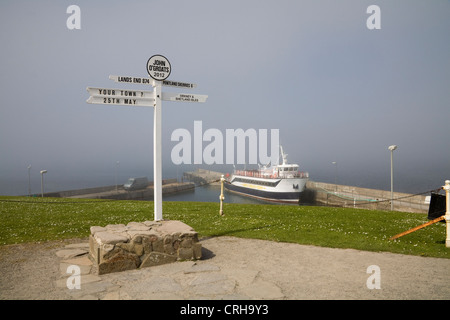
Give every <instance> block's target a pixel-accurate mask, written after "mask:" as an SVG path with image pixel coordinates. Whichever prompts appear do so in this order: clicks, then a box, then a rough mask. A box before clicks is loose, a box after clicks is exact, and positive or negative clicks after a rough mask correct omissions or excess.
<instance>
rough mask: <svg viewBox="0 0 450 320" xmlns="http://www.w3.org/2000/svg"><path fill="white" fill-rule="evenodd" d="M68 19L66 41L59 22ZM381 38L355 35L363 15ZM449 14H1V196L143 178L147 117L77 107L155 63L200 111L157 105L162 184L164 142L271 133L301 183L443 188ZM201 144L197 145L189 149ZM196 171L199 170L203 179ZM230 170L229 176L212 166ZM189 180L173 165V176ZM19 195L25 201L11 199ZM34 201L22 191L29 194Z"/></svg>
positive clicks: (115, 9)
mask: <svg viewBox="0 0 450 320" xmlns="http://www.w3.org/2000/svg"><path fill="white" fill-rule="evenodd" d="M72 4H76V5H78V6H79V7H80V8H81V30H69V29H68V28H67V27H66V20H67V18H68V17H69V14H67V13H66V9H67V7H68V6H69V5H72ZM372 4H375V5H378V6H379V7H380V8H381V30H369V29H368V28H367V27H366V20H367V18H368V17H369V16H370V14H367V13H366V10H367V7H368V6H369V5H372ZM449 17H450V2H449V1H444V0H442V1H438V0H432V1H410V0H408V1H379V0H376V1H360V0H353V1H323V0H320V1H317V0H316V1H298V0H296V1H285V0H281V1H276V2H273V1H234V0H229V1H207V0H204V1H198V0H192V1H181V0H180V1H95V2H94V1H21V0H19V1H2V2H1V3H0V40H1V43H2V50H1V53H0V55H1V72H0V88H1V89H0V90H1V91H0V92H1V96H2V99H1V101H2V102H1V104H0V150H1V152H0V194H25V193H26V191H27V189H26V188H27V187H26V184H24V183H25V182H27V181H28V176H27V166H28V165H29V164H31V165H32V179H33V188H34V189H33V191H34V192H38V190H39V189H38V188H39V187H38V186H39V184H38V183H39V181H40V180H39V179H40V177H39V170H41V169H47V170H48V173H47V176H46V179H47V181H48V188H49V189H54V190H61V189H67V188H71V187H78V186H83V185H85V186H95V185H104V184H114V170H115V163H116V161H120V165H119V179H120V181H123V180H126V178H128V177H129V176H138V175H147V176H149V177H151V176H152V168H153V156H152V152H153V148H152V144H153V143H152V137H153V110H152V109H151V108H128V107H124V106H117V107H115V106H99V105H90V104H87V103H86V100H87V98H88V93H87V92H86V87H87V86H93V87H106V88H128V89H135V90H145V89H147V90H151V87H145V86H144V85H141V86H138V85H122V84H117V83H114V82H113V81H111V80H109V79H108V76H109V75H125V76H139V77H146V76H148V75H147V73H146V69H145V65H146V62H147V60H148V58H149V57H150V56H152V55H154V54H162V55H164V56H166V57H167V58H168V59H169V60H170V62H171V65H172V73H171V76H170V78H169V80H177V81H185V82H193V83H196V84H197V85H198V86H197V88H196V89H194V90H182V89H179V90H177V89H176V88H165V89H164V90H166V91H172V92H188V93H198V94H207V95H208V96H209V98H208V101H207V103H204V104H188V103H177V102H164V103H163V159H164V163H163V173H164V176H165V177H173V176H175V175H176V166H175V165H173V164H172V162H171V159H170V152H171V149H172V148H173V147H174V146H175V144H176V143H175V142H172V141H170V135H171V133H172V132H173V131H174V130H175V129H177V128H186V129H188V130H189V131H190V132H191V133H193V125H194V121H195V120H201V121H202V122H203V128H204V130H206V129H208V128H217V129H219V130H221V131H222V132H223V133H224V135H225V130H226V129H238V128H243V129H248V128H255V129H279V130H280V140H281V143H282V145H283V147H284V148H285V150H286V152H287V153H288V154H289V160H290V161H292V162H296V163H299V164H300V165H301V168H302V169H303V170H305V171H309V172H310V176H311V179H312V180H316V181H325V182H334V179H335V167H334V165H333V164H332V162H333V161H336V162H337V163H338V181H339V182H340V183H343V184H350V185H357V186H363V187H376V188H389V183H390V178H389V177H390V176H389V172H390V158H389V151H388V149H387V147H388V146H389V145H391V144H397V145H398V149H397V150H396V151H395V153H394V161H395V178H396V179H395V180H396V186H397V188H398V189H399V191H409V192H420V191H427V190H430V189H432V188H435V187H439V186H441V185H443V183H444V180H445V179H450V138H449V124H450V108H449V107H450V105H449V102H450V90H449V88H450V41H449V35H450V20H449ZM206 144H207V143H205V144H204V146H205V145H206ZM204 167H206V166H204ZM213 168H214V169H223V170H224V171H231V170H232V166H230V165H228V166H223V167H217V166H214V167H213ZM192 169H194V166H193V165H191V166H188V165H183V166H181V167H179V168H178V171H179V172H178V174H181V171H187V170H192ZM24 185H25V187H24ZM36 188H37V189H36Z"/></svg>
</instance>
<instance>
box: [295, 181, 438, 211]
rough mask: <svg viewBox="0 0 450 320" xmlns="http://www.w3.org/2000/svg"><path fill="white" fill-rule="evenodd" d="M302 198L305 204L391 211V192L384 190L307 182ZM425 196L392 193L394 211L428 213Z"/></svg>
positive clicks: (427, 202) (427, 203)
mask: <svg viewBox="0 0 450 320" xmlns="http://www.w3.org/2000/svg"><path fill="white" fill-rule="evenodd" d="M303 196H304V200H305V201H303V202H304V203H305V204H306V203H308V202H310V203H311V204H315V205H325V206H336V207H351V208H362V209H371V210H391V192H390V191H386V190H378V189H369V188H360V187H355V186H346V185H337V184H332V183H324V182H315V181H308V182H307V183H306V190H305V195H303ZM427 196H429V194H423V195H414V194H409V193H401V192H394V193H393V199H394V201H393V204H394V211H402V212H416V213H428V208H429V198H427Z"/></svg>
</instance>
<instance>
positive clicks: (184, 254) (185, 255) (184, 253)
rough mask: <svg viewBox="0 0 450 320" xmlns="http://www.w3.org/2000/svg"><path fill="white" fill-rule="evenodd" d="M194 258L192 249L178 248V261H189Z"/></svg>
mask: <svg viewBox="0 0 450 320" xmlns="http://www.w3.org/2000/svg"><path fill="white" fill-rule="evenodd" d="M193 257H194V253H193V250H192V248H182V247H180V248H178V259H180V260H191V259H192V258H193Z"/></svg>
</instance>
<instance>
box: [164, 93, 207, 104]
mask: <svg viewBox="0 0 450 320" xmlns="http://www.w3.org/2000/svg"><path fill="white" fill-rule="evenodd" d="M207 98H208V96H207V95H203V94H186V93H172V92H163V93H162V100H166V101H179V102H206V99H207Z"/></svg>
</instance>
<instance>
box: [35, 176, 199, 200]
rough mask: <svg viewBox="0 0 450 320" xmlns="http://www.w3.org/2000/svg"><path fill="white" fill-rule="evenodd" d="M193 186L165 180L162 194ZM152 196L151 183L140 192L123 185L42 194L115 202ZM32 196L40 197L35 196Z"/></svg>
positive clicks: (186, 189) (190, 183) (177, 191)
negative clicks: (125, 187) (114, 200)
mask: <svg viewBox="0 0 450 320" xmlns="http://www.w3.org/2000/svg"><path fill="white" fill-rule="evenodd" d="M194 188H195V184H194V183H192V182H181V183H180V182H177V179H166V180H163V181H162V194H163V196H164V195H168V194H174V193H179V192H184V191H188V190H193V189H194ZM153 195H154V190H153V182H150V183H149V185H148V186H147V188H145V189H140V190H131V191H128V190H125V189H124V188H123V185H118V186H115V185H113V186H104V187H96V188H85V189H76V190H66V191H58V192H47V193H44V197H55V198H79V199H116V200H143V199H145V200H152V199H153ZM33 196H37V197H39V196H41V194H35V195H33Z"/></svg>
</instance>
